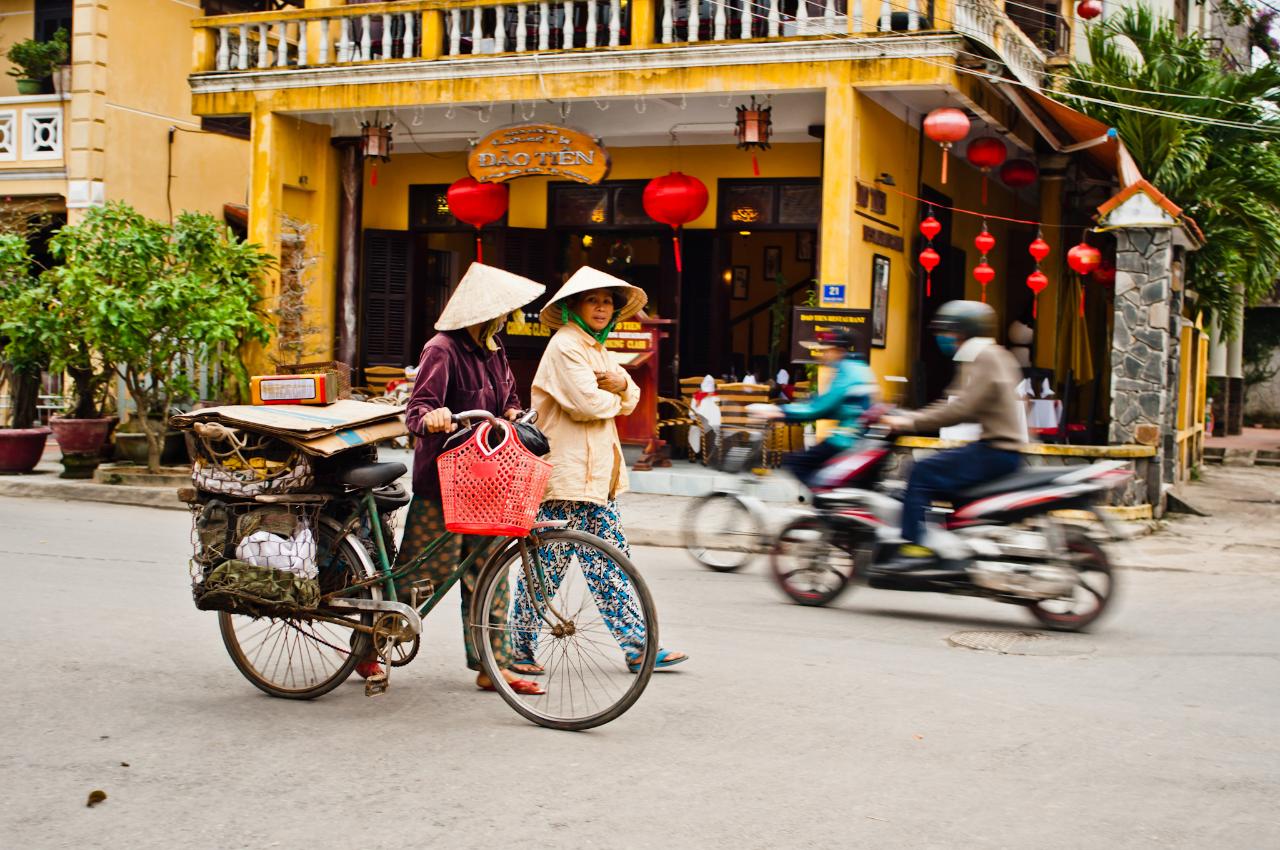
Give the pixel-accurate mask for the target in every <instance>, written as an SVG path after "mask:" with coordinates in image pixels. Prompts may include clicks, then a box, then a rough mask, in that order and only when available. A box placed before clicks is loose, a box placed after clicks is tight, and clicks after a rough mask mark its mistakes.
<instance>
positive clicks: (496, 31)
mask: <svg viewBox="0 0 1280 850" xmlns="http://www.w3.org/2000/svg"><path fill="white" fill-rule="evenodd" d="M493 11H494V16H493V20H494V23H493V52H494V53H506V52H507V7H506V6H501V5H499V6H495V7H494V9H493Z"/></svg>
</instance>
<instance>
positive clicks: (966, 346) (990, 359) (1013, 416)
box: [880, 301, 1027, 571]
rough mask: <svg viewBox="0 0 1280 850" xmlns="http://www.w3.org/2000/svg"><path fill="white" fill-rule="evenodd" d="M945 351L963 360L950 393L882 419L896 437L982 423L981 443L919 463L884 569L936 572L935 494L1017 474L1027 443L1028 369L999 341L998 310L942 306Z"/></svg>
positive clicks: (939, 322) (939, 328)
mask: <svg viewBox="0 0 1280 850" xmlns="http://www.w3.org/2000/svg"><path fill="white" fill-rule="evenodd" d="M930 329H931V330H932V331H933V335H934V339H935V340H936V341H937V343H938V348H939V349H940V350H941V351H942V352H943V353H944V354H950V355H952V359H953V360H954V361H955V362H956V363H957V364H958V368H957V371H956V377H955V380H954V381H953V382H952V384H951V386H950V387H948V388H947V390H946V392H944V393H943V398H942V399H940V400H938V401H935V402H934V403H933V404H931V405H929V406H928V407H926V408H924V409H923V410H919V411H916V412H914V413H910V412H900V413H896V414H894V415H891V416H886V417H884V418H883V419H882V420H881V424H883V425H885V426H887V427H888V428H890V429H891V430H892V431H893V432H894V433H896V434H910V433H917V432H920V431H932V430H935V429H937V428H945V427H947V426H950V425H958V424H961V423H966V422H977V423H978V424H979V425H980V426H981V428H982V432H981V436H980V437H979V438H978V440H977V441H976V442H973V443H969V444H968V445H966V446H962V447H960V448H956V449H948V450H946V451H941V452H938V453H937V454H935V455H932V456H931V457H928V458H925V459H924V460H922V461H920V462H919V463H917V464H916V465H915V468H914V469H913V470H912V472H911V478H910V480H909V482H908V484H907V493H906V497H905V499H904V501H903V506H902V537H903V539H904V540H905V541H906V542H905V543H903V544H902V546H901V547H900V548H899V550H898V557H897V558H895V559H894V560H893V561H892V562H890V563H889V564H886V565H884V566H882V567H881V568H880V569H884V570H888V571H912V570H920V569H928V568H929V567H931V566H933V565H934V564H935V563H936V561H937V555H936V554H935V553H934V552H933V550H931V549H929V548H928V547H927V546H924V545H922V544H923V542H924V514H925V510H926V509H927V508H928V507H929V504H930V503H931V502H932V501H933V499H935V498H939V497H943V498H945V497H946V496H948V495H950V494H952V493H956V492H958V491H961V490H964V489H966V488H969V487H973V486H974V485H977V484H981V483H983V482H985V481H991V480H994V479H996V478H1001V477H1003V476H1006V475H1010V474H1012V473H1013V472H1015V471H1016V470H1017V469H1018V467H1019V466H1020V465H1021V463H1022V455H1021V454H1020V453H1019V449H1021V448H1022V447H1023V446H1024V445H1025V444H1026V434H1027V432H1026V425H1025V419H1024V417H1023V415H1022V413H1021V411H1020V408H1019V405H1020V403H1021V402H1020V401H1019V399H1018V394H1017V391H1016V387H1017V385H1018V384H1019V383H1020V382H1021V381H1022V370H1021V368H1020V367H1019V366H1018V362H1017V361H1016V360H1015V359H1014V358H1013V355H1012V354H1010V353H1009V352H1008V351H1006V350H1005V349H1004V348H1003V347H1002V346H1000V345H999V344H997V343H996V341H995V339H994V337H995V331H996V313H995V311H994V310H993V309H991V307H990V306H988V305H987V304H982V303H979V302H977V301H950V302H948V303H946V304H943V305H942V306H941V307H940V308H938V312H937V313H936V314H935V315H934V317H933V320H932V321H931V322H930Z"/></svg>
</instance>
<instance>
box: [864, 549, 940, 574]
mask: <svg viewBox="0 0 1280 850" xmlns="http://www.w3.org/2000/svg"><path fill="white" fill-rule="evenodd" d="M937 567H938V553H936V552H934V551H933V550H932V549H930V548H928V547H927V546H920V545H917V544H915V543H904V544H902V545H901V546H899V547H898V554H897V555H895V556H894V557H893V559H892V560H890V561H887V562H885V563H883V564H876V566H875V572H878V573H915V572H921V571H924V570H930V569H936V568H937Z"/></svg>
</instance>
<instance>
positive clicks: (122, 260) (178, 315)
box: [51, 203, 272, 472]
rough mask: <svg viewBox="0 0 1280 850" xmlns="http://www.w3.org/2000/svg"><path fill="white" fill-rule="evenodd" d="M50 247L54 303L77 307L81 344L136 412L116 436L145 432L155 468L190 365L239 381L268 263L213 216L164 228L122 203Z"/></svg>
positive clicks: (190, 387) (263, 330)
mask: <svg viewBox="0 0 1280 850" xmlns="http://www.w3.org/2000/svg"><path fill="white" fill-rule="evenodd" d="M51 251H52V253H53V256H54V257H55V259H57V260H59V261H60V262H61V267H60V269H59V271H58V272H57V279H58V297H59V298H60V299H61V300H62V301H63V302H64V303H66V304H70V305H83V309H84V317H85V318H84V324H83V327H82V335H83V339H84V341H85V343H86V344H87V346H88V348H89V350H90V351H92V352H93V353H94V356H95V357H97V358H101V361H102V362H105V363H110V364H113V365H114V369H115V373H116V374H117V375H119V376H120V378H121V379H122V380H123V382H124V386H125V388H126V389H127V391H128V393H129V397H130V398H131V399H132V400H133V402H134V405H135V406H136V408H137V410H138V411H140V412H141V414H142V415H139V414H135V415H134V416H133V417H131V419H130V421H129V423H128V427H127V428H126V427H125V426H122V428H121V430H123V431H125V432H126V433H127V432H128V431H130V430H134V429H136V430H137V431H138V432H139V433H141V434H142V435H143V436H144V438H145V440H146V444H147V468H148V469H149V470H150V471H151V472H159V471H160V464H161V456H162V451H163V448H164V445H163V444H164V441H165V437H166V431H167V428H168V426H167V422H166V420H165V418H164V417H165V415H166V414H167V413H168V412H169V411H171V410H173V408H174V407H175V406H179V405H183V404H188V403H190V402H192V401H193V400H194V398H195V394H196V387H195V384H194V381H193V380H192V376H191V374H189V372H188V363H189V361H194V362H196V363H204V364H211V365H212V364H216V365H220V366H221V367H222V370H223V373H224V374H226V375H229V376H231V377H234V378H236V379H238V381H239V385H240V386H247V385H248V380H247V376H246V375H245V370H244V366H243V364H242V363H241V362H240V359H239V350H240V347H241V345H243V344H245V343H247V342H250V341H252V342H256V343H259V344H263V345H265V344H266V343H267V342H268V341H269V339H270V324H269V322H268V321H267V319H266V317H265V316H264V315H263V313H262V311H261V310H260V309H259V300H260V293H259V285H260V284H261V282H262V277H263V275H264V274H265V273H266V271H267V269H268V268H269V267H270V264H271V261H272V260H271V257H270V256H269V255H267V254H265V253H263V252H262V251H261V250H260V249H259V247H258V246H257V245H253V244H250V243H241V242H237V241H236V240H235V238H234V237H233V236H232V235H231V233H230V231H229V230H228V229H227V227H226V226H225V225H223V224H221V223H219V222H218V221H217V219H215V218H213V217H212V216H209V215H204V214H200V213H189V212H187V213H182V214H181V215H179V216H178V218H177V219H176V220H175V221H174V222H173V224H172V225H169V224H164V223H162V222H158V221H152V220H151V219H148V218H146V217H145V216H143V215H142V214H141V213H139V212H137V211H136V210H135V209H133V208H132V207H130V206H129V205H128V204H123V203H111V204H108V205H106V206H105V207H98V208H95V209H92V210H90V211H89V212H88V213H87V214H86V215H85V217H84V219H83V220H81V221H80V222H79V223H78V224H75V225H70V226H67V227H64V228H62V229H61V230H60V231H59V232H58V235H57V237H56V239H55V240H53V244H52V245H51ZM146 414H152V415H146ZM120 436H121V435H119V434H117V442H119V441H120Z"/></svg>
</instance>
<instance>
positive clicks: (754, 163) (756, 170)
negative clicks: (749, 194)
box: [751, 154, 760, 177]
mask: <svg viewBox="0 0 1280 850" xmlns="http://www.w3.org/2000/svg"><path fill="white" fill-rule="evenodd" d="M751 173H752V174H754V175H755V176H757V177H759V176H760V163H759V161H758V160H756V155H755V154H752V155H751Z"/></svg>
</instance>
